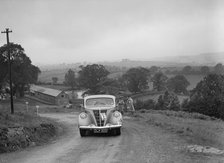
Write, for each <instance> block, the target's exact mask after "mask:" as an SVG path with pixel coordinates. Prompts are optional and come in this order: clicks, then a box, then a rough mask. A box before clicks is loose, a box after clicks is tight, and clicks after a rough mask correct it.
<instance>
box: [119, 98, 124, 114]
mask: <svg viewBox="0 0 224 163" xmlns="http://www.w3.org/2000/svg"><path fill="white" fill-rule="evenodd" d="M124 105H125V102H124V100H123V99H119V101H118V110H119V111H120V112H121V114H122V115H123V114H124Z"/></svg>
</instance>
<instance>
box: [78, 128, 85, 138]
mask: <svg viewBox="0 0 224 163" xmlns="http://www.w3.org/2000/svg"><path fill="white" fill-rule="evenodd" d="M79 133H80V136H81V137H84V136H86V130H85V129H81V128H80V129H79Z"/></svg>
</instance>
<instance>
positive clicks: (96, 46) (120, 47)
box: [0, 0, 224, 64]
mask: <svg viewBox="0 0 224 163" xmlns="http://www.w3.org/2000/svg"><path fill="white" fill-rule="evenodd" d="M5 28H9V29H10V30H12V31H13V32H12V33H10V42H14V43H17V44H21V45H22V47H23V48H24V49H25V53H26V55H27V56H28V57H30V59H31V61H32V62H33V63H34V64H57V63H76V62H98V61H119V60H122V59H126V58H128V59H131V60H147V61H150V60H159V59H162V58H165V57H168V56H182V55H183V56H186V55H198V54H201V53H208V52H224V1H223V0H0V30H1V31H4V30H5ZM5 43H6V36H5V35H4V34H0V46H2V45H4V44H5Z"/></svg>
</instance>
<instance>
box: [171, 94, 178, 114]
mask: <svg viewBox="0 0 224 163" xmlns="http://www.w3.org/2000/svg"><path fill="white" fill-rule="evenodd" d="M169 110H174V111H178V110H180V101H179V99H178V97H177V96H176V95H175V96H173V98H172V99H171V101H170V107H169Z"/></svg>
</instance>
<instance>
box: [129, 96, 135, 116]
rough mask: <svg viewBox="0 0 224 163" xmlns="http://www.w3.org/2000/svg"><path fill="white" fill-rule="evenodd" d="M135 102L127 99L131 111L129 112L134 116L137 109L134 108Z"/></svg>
mask: <svg viewBox="0 0 224 163" xmlns="http://www.w3.org/2000/svg"><path fill="white" fill-rule="evenodd" d="M133 103H134V102H133V99H132V98H131V97H128V99H127V109H128V110H129V111H131V112H132V114H133V113H134V111H135V108H134V104H133Z"/></svg>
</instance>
